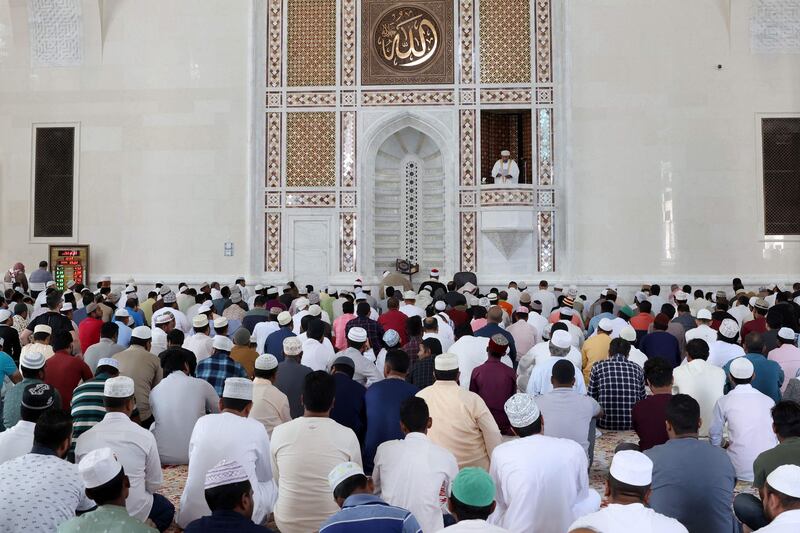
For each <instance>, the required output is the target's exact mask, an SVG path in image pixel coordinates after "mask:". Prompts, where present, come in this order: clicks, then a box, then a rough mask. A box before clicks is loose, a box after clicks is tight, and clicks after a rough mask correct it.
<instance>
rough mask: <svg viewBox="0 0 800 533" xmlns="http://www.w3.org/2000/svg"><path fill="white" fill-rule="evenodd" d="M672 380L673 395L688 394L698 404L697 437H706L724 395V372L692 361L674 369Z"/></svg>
mask: <svg viewBox="0 0 800 533" xmlns="http://www.w3.org/2000/svg"><path fill="white" fill-rule="evenodd" d="M628 360H630V355H629V356H628ZM672 378H673V383H672V393H673V394H688V395H689V396H691V397H692V398H694V399H695V400H696V401H697V403H698V404H700V419H701V420H702V425H701V426H700V432H699V435H700V436H701V437H708V428H709V427H710V426H711V420H712V418H713V415H714V406H715V405H716V404H717V400H719V399H720V398H722V396H723V394H724V390H725V371H724V370H723V369H721V368H719V367H718V366H714V365H712V364H709V362H708V361H704V360H703V359H692V360H691V361H689V362H687V363H685V364H682V365H680V366H679V367H678V368H676V369H675V370H674V371H673V373H672Z"/></svg>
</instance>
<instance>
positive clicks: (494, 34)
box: [479, 0, 531, 83]
mask: <svg viewBox="0 0 800 533" xmlns="http://www.w3.org/2000/svg"><path fill="white" fill-rule="evenodd" d="M479 9H480V53H481V83H527V82H530V81H531V43H530V20H531V17H530V3H529V1H528V0H480V3H479Z"/></svg>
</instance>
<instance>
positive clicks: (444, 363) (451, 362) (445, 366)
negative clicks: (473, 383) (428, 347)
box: [433, 353, 458, 372]
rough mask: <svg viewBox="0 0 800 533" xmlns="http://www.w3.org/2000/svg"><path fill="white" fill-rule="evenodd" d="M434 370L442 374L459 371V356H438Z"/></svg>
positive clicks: (434, 362) (447, 354)
mask: <svg viewBox="0 0 800 533" xmlns="http://www.w3.org/2000/svg"><path fill="white" fill-rule="evenodd" d="M433 368H434V369H435V370H439V371H442V372H447V371H450V370H458V356H457V355H456V354H454V353H443V354H440V355H437V356H436V359H435V360H434V361H433Z"/></svg>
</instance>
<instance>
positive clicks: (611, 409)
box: [589, 338, 645, 430]
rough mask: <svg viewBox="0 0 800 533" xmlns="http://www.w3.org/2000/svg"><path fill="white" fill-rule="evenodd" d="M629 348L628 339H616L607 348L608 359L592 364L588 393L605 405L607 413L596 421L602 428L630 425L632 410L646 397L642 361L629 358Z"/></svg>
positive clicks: (604, 409) (620, 428)
mask: <svg viewBox="0 0 800 533" xmlns="http://www.w3.org/2000/svg"><path fill="white" fill-rule="evenodd" d="M630 349H631V344H630V343H629V342H628V341H626V340H625V339H619V338H617V339H614V340H612V341H611V345H610V346H609V349H608V354H609V358H608V360H607V361H599V362H597V363H595V364H594V366H592V371H591V374H590V377H589V396H591V397H592V398H594V399H595V400H597V402H598V403H599V404H600V406H601V407H602V408H603V412H604V416H603V418H602V419H601V420H600V421H598V423H597V425H598V426H599V427H600V428H602V429H610V430H629V429H631V427H632V425H633V421H632V418H631V410H632V409H633V406H634V404H635V403H636V402H638V401H639V400H642V399H644V397H645V390H644V372H643V371H642V369H641V367H640V366H639V365H637V364H636V363H633V362H631V361H628V353H629V352H630Z"/></svg>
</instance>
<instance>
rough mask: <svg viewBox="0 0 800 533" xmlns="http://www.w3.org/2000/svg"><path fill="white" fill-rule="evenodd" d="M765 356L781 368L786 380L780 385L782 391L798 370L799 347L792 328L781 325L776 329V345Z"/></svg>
mask: <svg viewBox="0 0 800 533" xmlns="http://www.w3.org/2000/svg"><path fill="white" fill-rule="evenodd" d="M767 358H768V359H769V360H770V361H775V362H776V363H778V364H779V365H780V366H781V368H782V369H783V373H784V375H785V376H786V380H785V381H784V382H783V385H782V386H781V392H784V391H785V390H786V386H787V385H788V384H789V380H790V379H791V378H792V377H794V376H796V375H797V373H798V371H800V348H798V347H797V341H796V335H795V332H794V330H793V329H792V328H786V327H783V328H781V329H779V330H778V347H777V348H775V349H774V350H772V351H770V352H769V354H768V355H767Z"/></svg>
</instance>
